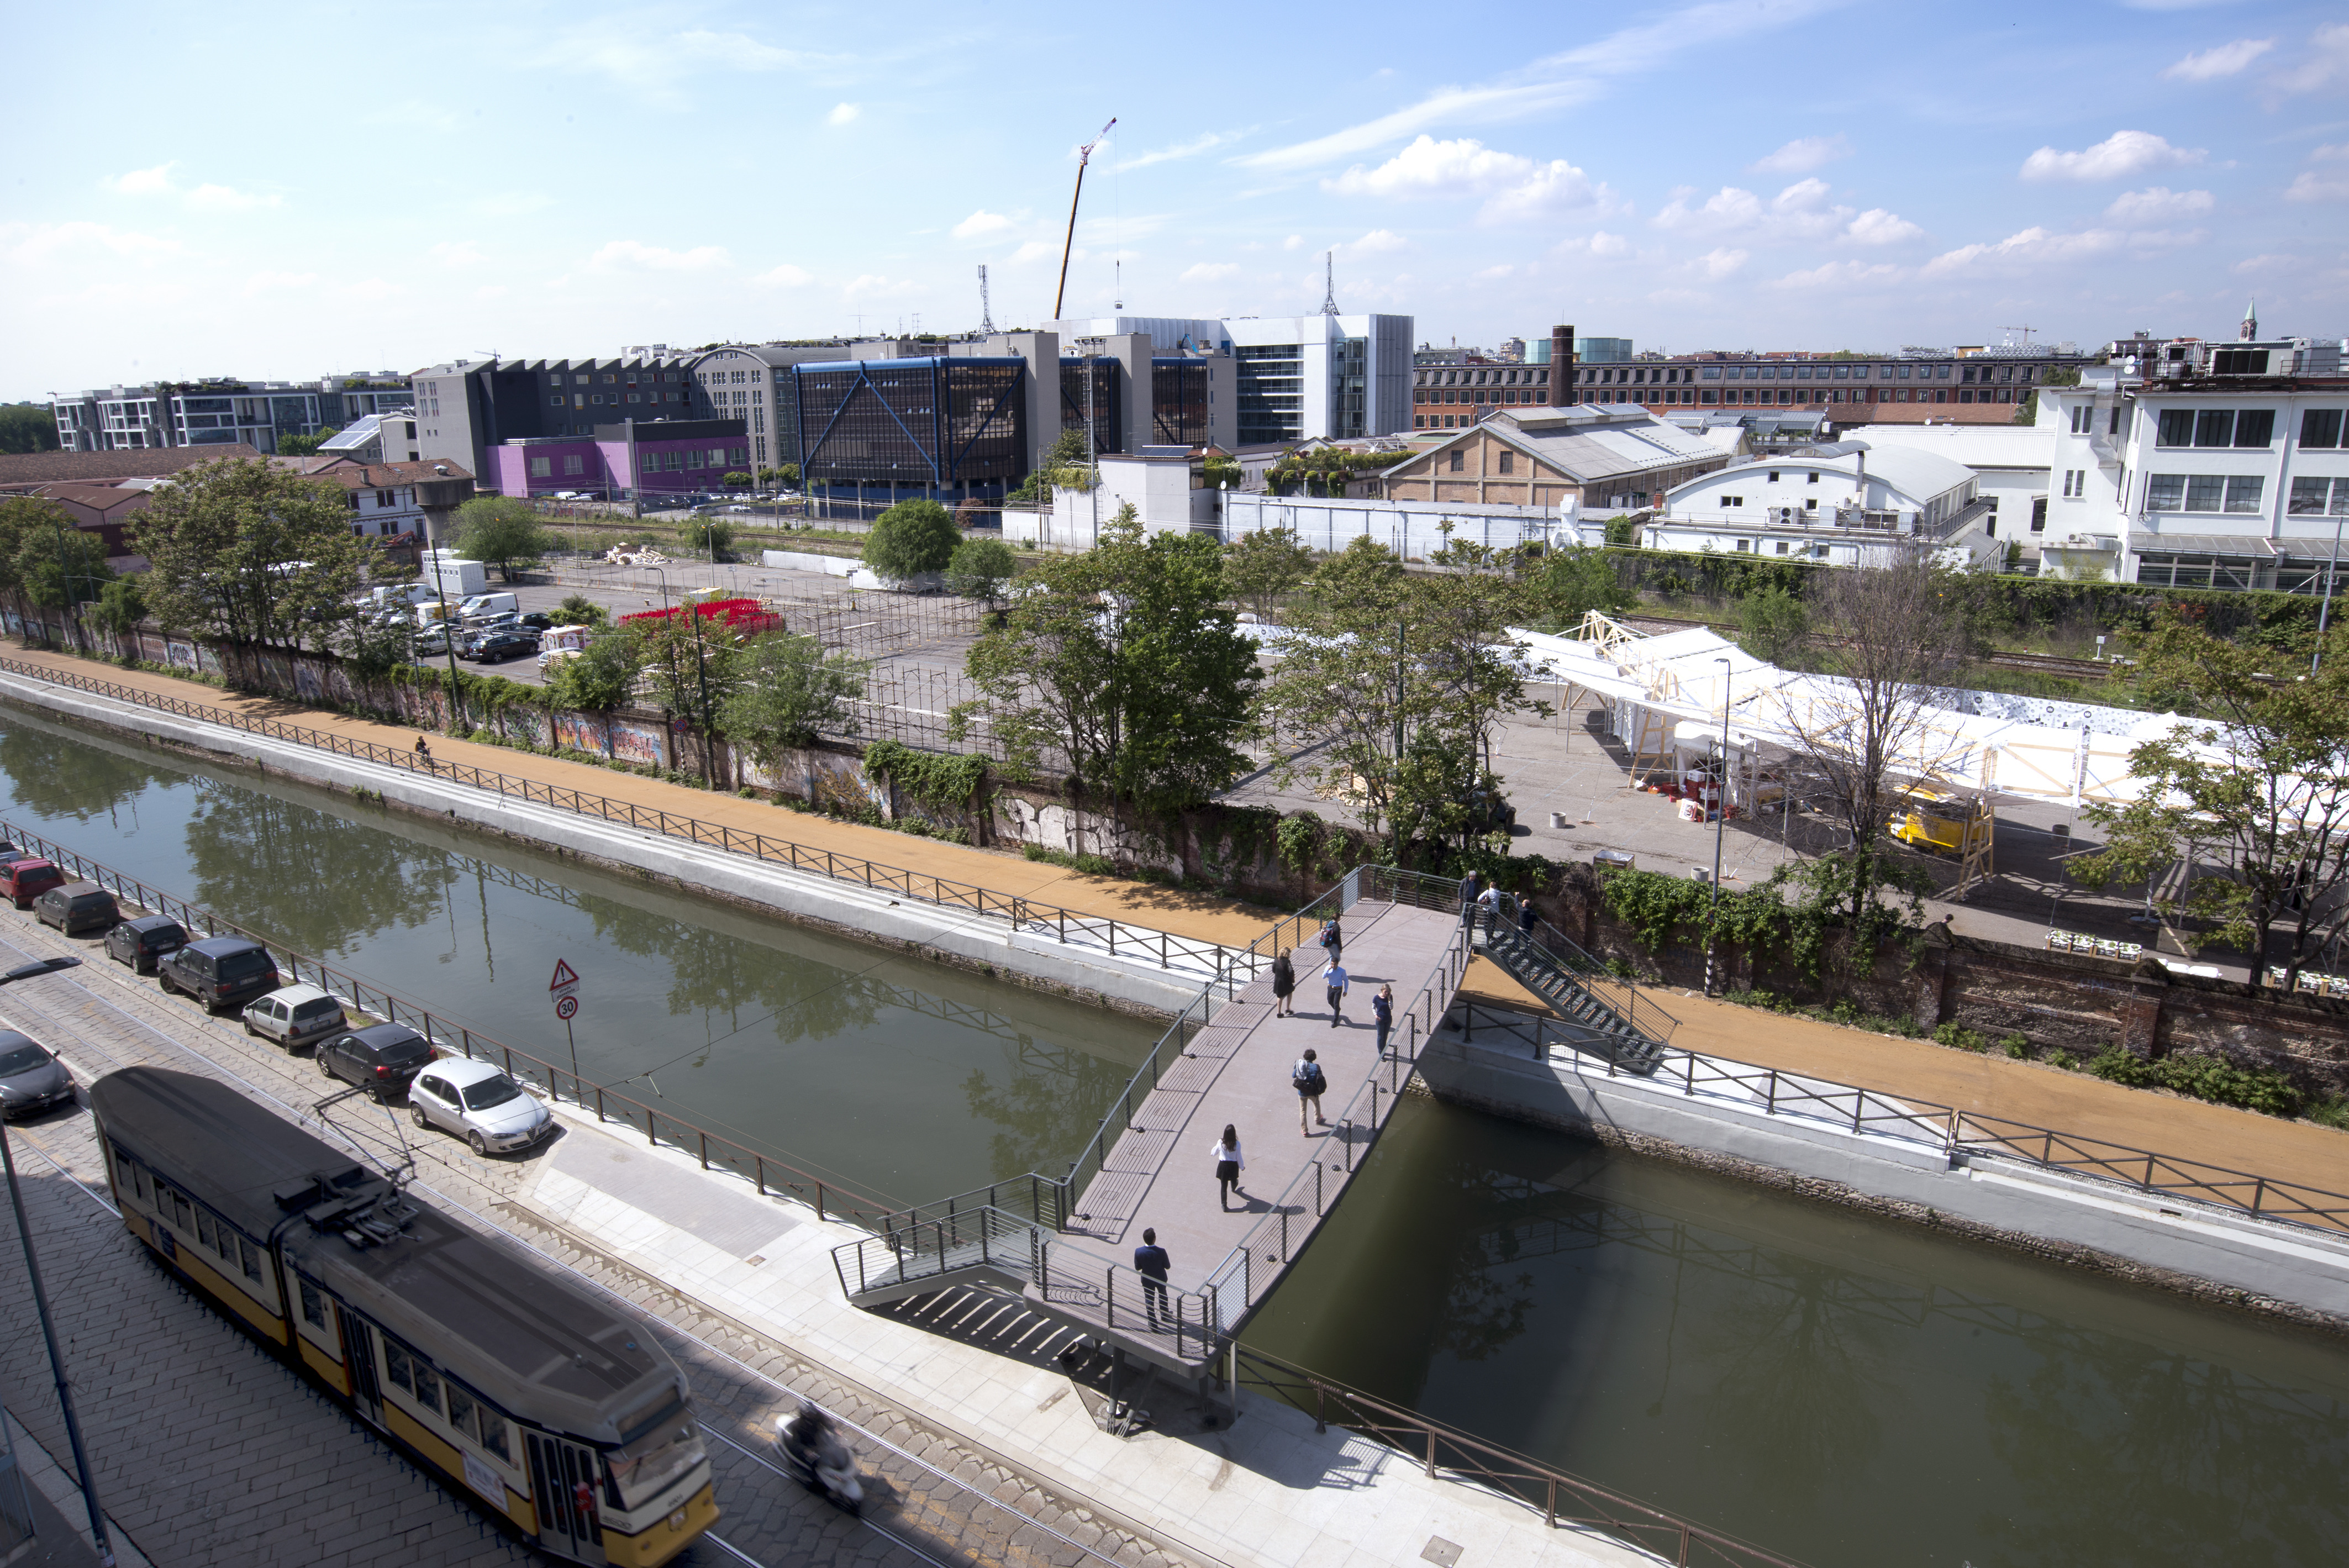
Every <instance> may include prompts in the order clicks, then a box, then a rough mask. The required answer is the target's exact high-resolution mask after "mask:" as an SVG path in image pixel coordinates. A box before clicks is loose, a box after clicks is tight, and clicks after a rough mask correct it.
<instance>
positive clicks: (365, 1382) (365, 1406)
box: [335, 1303, 383, 1427]
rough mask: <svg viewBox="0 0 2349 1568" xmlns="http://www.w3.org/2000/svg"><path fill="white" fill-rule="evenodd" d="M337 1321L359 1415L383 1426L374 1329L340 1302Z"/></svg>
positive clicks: (344, 1364) (336, 1308) (337, 1306)
mask: <svg viewBox="0 0 2349 1568" xmlns="http://www.w3.org/2000/svg"><path fill="white" fill-rule="evenodd" d="M335 1321H336V1323H338V1324H341V1325H342V1330H343V1366H345V1367H346V1368H347V1369H348V1371H349V1373H350V1376H351V1400H352V1402H353V1403H354V1404H356V1405H357V1406H358V1407H359V1414H360V1415H362V1416H365V1417H367V1419H368V1420H370V1421H372V1422H374V1423H375V1424H376V1425H377V1426H378V1427H380V1426H382V1425H383V1390H382V1388H381V1386H379V1385H378V1384H377V1382H376V1380H375V1330H374V1329H373V1328H371V1327H369V1326H368V1325H367V1324H366V1323H365V1322H364V1321H362V1320H361V1319H359V1318H357V1317H354V1316H353V1315H351V1314H350V1313H349V1312H347V1311H346V1310H345V1309H344V1308H343V1306H342V1305H341V1303H336V1307H335Z"/></svg>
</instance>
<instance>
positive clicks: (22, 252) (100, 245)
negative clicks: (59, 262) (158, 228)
mask: <svg viewBox="0 0 2349 1568" xmlns="http://www.w3.org/2000/svg"><path fill="white" fill-rule="evenodd" d="M93 249H95V250H102V251H111V252H112V253H113V254H116V255H119V256H126V257H129V258H131V259H134V260H139V261H160V260H161V259H162V258H163V257H165V256H169V255H176V254H179V253H180V251H181V244H180V242H179V241H177V240H174V239H167V238H165V237H163V236H162V235H160V234H139V233H137V232H136V231H134V230H129V229H117V228H110V227H109V226H108V225H106V224H104V223H89V222H88V221H87V220H82V219H77V220H75V221H74V222H72V223H0V256H5V257H6V258H7V259H8V260H9V261H12V262H15V263H17V264H18V265H27V266H30V265H39V264H40V263H43V262H46V261H47V260H49V259H50V258H51V257H53V256H61V255H70V254H74V253H76V252H87V251H89V250H93Z"/></svg>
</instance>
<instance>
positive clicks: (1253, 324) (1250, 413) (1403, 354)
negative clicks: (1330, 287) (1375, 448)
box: [1050, 314, 1415, 447]
mask: <svg viewBox="0 0 2349 1568" xmlns="http://www.w3.org/2000/svg"><path fill="white" fill-rule="evenodd" d="M1050 327H1051V329H1052V330H1054V331H1056V332H1058V333H1060V334H1061V339H1062V340H1063V341H1064V342H1065V341H1067V340H1068V339H1069V338H1071V337H1115V336H1118V335H1121V334H1125V333H1134V332H1141V333H1147V334H1149V336H1150V339H1151V341H1152V343H1153V344H1154V345H1156V346H1157V351H1158V352H1160V353H1167V352H1176V353H1181V352H1204V353H1213V354H1219V355H1227V356H1229V357H1230V358H1231V359H1232V361H1233V369H1234V372H1235V377H1236V382H1237V385H1236V389H1235V395H1236V397H1237V402H1238V408H1237V410H1236V411H1237V420H1236V421H1235V425H1236V428H1235V431H1234V439H1235V440H1236V441H1237V443H1238V444H1239V445H1241V446H1244V447H1247V446H1276V445H1283V444H1294V443H1296V442H1298V441H1308V440H1310V439H1312V438H1313V437H1315V436H1326V437H1330V438H1331V439H1333V440H1338V441H1345V440H1350V439H1351V438H1354V437H1358V436H1373V435H1394V434H1397V433H1398V432H1401V431H1408V430H1409V429H1411V388H1412V335H1413V329H1414V327H1415V323H1414V321H1413V318H1412V317H1408V316H1330V315H1327V314H1324V315H1319V316H1261V317H1259V316H1237V317H1229V318H1227V319H1223V320H1217V319H1213V318H1208V317H1158V316H1109V317H1088V318H1081V319H1076V320H1064V321H1056V322H1052V323H1050Z"/></svg>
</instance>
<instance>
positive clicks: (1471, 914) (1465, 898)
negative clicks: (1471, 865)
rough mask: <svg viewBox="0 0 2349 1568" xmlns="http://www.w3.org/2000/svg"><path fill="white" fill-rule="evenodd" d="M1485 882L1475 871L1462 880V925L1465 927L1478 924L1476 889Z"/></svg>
mask: <svg viewBox="0 0 2349 1568" xmlns="http://www.w3.org/2000/svg"><path fill="white" fill-rule="evenodd" d="M1483 880H1484V878H1483V877H1480V876H1479V875H1477V874H1476V873H1475V872H1474V871H1471V872H1469V873H1468V875H1466V876H1465V877H1461V878H1460V923H1461V924H1462V925H1464V926H1473V925H1475V923H1476V888H1477V884H1479V883H1480V882H1482V881H1483Z"/></svg>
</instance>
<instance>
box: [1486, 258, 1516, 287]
mask: <svg viewBox="0 0 2349 1568" xmlns="http://www.w3.org/2000/svg"><path fill="white" fill-rule="evenodd" d="M1516 270H1517V269H1516V267H1514V266H1511V265H1509V264H1508V263H1506V262H1503V263H1501V264H1500V265H1498V266H1488V267H1485V268H1482V269H1480V270H1479V271H1478V272H1477V274H1476V279H1477V281H1478V282H1480V283H1498V282H1500V281H1501V279H1503V278H1505V277H1506V276H1508V275H1510V274H1511V273H1513V272H1515V271H1516Z"/></svg>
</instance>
